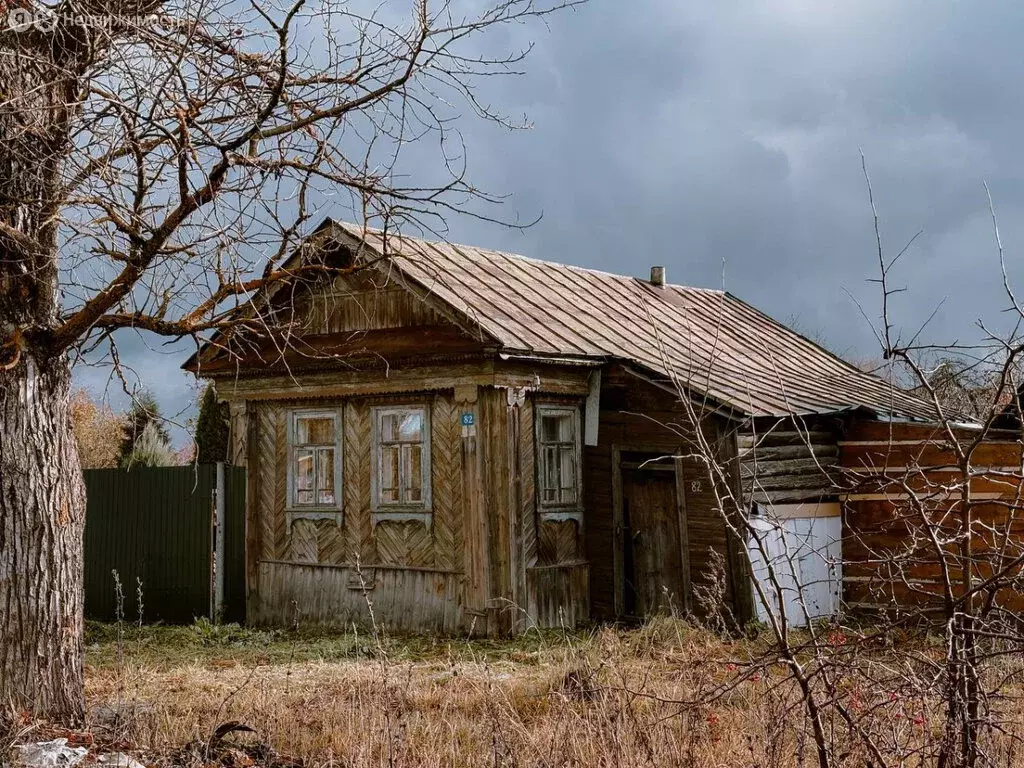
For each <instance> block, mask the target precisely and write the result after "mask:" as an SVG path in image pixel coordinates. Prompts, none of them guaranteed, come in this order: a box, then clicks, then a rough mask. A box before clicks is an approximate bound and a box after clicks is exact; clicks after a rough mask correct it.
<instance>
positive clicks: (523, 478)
mask: <svg viewBox="0 0 1024 768" xmlns="http://www.w3.org/2000/svg"><path fill="white" fill-rule="evenodd" d="M534 434H535V430H534V424H533V400H531V399H530V398H526V401H525V402H524V403H523V404H522V405H521V406H520V408H519V472H520V479H519V482H520V486H519V489H520V528H521V533H520V535H521V536H522V537H523V544H522V547H523V549H522V551H523V562H524V564H525V567H527V568H530V567H532V566H534V565H536V564H537V500H536V491H535V488H536V485H537V484H536V477H537V465H536V450H535V448H534V439H535V438H534Z"/></svg>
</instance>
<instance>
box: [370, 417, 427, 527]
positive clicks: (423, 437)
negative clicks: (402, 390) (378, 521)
mask: <svg viewBox="0 0 1024 768" xmlns="http://www.w3.org/2000/svg"><path fill="white" fill-rule="evenodd" d="M373 427H374V433H373V445H374V451H373V453H374V468H373V470H374V471H373V480H374V487H373V507H374V509H375V510H377V511H388V510H419V511H426V510H428V509H429V508H430V439H429V435H430V418H429V412H428V410H427V409H426V408H425V407H417V408H409V407H402V408H375V409H374V422H373Z"/></svg>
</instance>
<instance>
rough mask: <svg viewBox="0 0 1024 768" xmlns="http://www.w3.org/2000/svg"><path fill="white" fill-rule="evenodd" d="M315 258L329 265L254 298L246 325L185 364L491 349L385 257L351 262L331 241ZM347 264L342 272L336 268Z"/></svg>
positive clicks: (286, 364)
mask: <svg viewBox="0 0 1024 768" xmlns="http://www.w3.org/2000/svg"><path fill="white" fill-rule="evenodd" d="M315 258H317V259H319V260H320V261H322V263H323V264H324V265H325V266H326V267H328V268H330V269H332V270H335V273H334V274H331V275H330V276H327V277H324V276H315V277H312V278H309V277H306V278H303V279H300V280H295V281H294V282H292V283H289V284H286V285H281V286H279V287H278V288H277V290H275V291H274V292H273V293H272V294H270V295H269V296H261V297H257V298H256V299H255V300H254V302H253V303H252V304H251V305H250V306H249V307H248V308H247V313H248V316H249V318H256V319H253V320H250V322H251V325H250V327H247V328H244V329H241V330H236V331H234V332H233V333H232V334H231V335H222V336H221V337H219V338H218V339H217V340H215V342H214V343H211V344H209V345H207V346H206V348H205V349H204V350H203V353H202V355H201V356H199V357H198V358H193V359H192V360H190V361H189V363H188V364H187V365H186V368H188V369H190V370H193V371H195V372H197V373H199V374H201V375H211V376H216V375H218V374H231V375H236V374H246V373H257V372H258V373H261V374H264V373H267V372H274V371H278V370H281V371H283V370H288V371H299V370H317V369H321V370H322V369H331V368H337V367H339V366H343V367H345V368H347V369H351V368H367V367H389V366H395V365H401V364H410V363H413V362H424V363H426V362H435V361H443V360H451V359H454V358H464V357H467V356H469V357H472V356H476V355H480V354H482V353H484V352H487V351H493V349H494V345H493V342H492V341H491V340H490V339H488V338H486V337H484V336H483V335H482V334H481V333H480V332H479V331H474V329H472V328H469V327H467V326H466V325H463V324H460V323H461V322H462V319H461V318H458V317H457V314H456V313H454V312H453V311H452V310H451V308H450V307H448V306H447V305H446V304H445V303H444V302H443V301H441V300H440V299H439V298H437V297H436V296H434V295H432V294H431V293H430V292H429V291H427V290H425V289H423V288H422V287H421V286H419V285H417V284H415V283H414V282H411V281H408V280H407V279H406V278H405V277H404V276H403V275H402V274H401V273H400V272H399V271H398V270H397V269H395V268H394V267H393V265H392V264H391V263H390V262H389V261H388V260H386V259H378V260H377V261H374V262H372V263H367V264H363V265H361V266H355V265H354V262H355V258H354V256H353V250H352V247H351V246H350V245H348V244H340V243H337V242H332V243H331V247H330V248H320V249H319V250H318V251H317V253H316V256H315ZM339 269H351V271H350V272H347V273H345V274H337V272H336V270H339Z"/></svg>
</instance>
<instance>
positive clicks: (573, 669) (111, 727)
mask: <svg viewBox="0 0 1024 768" xmlns="http://www.w3.org/2000/svg"><path fill="white" fill-rule="evenodd" d="M90 640H91V642H90V643H89V647H88V655H87V663H88V682H87V698H88V704H89V712H90V718H91V722H90V729H91V730H92V731H93V732H96V733H100V734H104V735H105V736H106V737H107V738H115V739H123V740H124V741H126V742H127V743H130V744H131V745H132V746H134V747H137V748H139V749H141V750H145V751H147V752H149V753H150V754H152V755H158V754H166V753H168V752H169V751H170V750H172V749H174V748H176V747H178V746H180V745H182V744H184V743H186V742H188V741H191V740H194V739H206V738H208V737H209V735H210V733H211V732H212V730H213V729H214V728H215V727H216V726H217V725H218V724H220V723H222V722H224V721H230V720H237V721H241V722H243V723H246V724H248V725H249V726H251V727H252V728H254V729H255V730H256V732H257V734H256V736H255V737H254V738H258V739H260V740H265V741H266V742H268V743H269V744H271V745H272V746H273V747H274V748H275V749H276V750H278V751H279V752H280V753H283V754H288V755H294V756H297V757H301V758H304V759H305V760H306V761H307V762H308V763H312V764H337V765H346V766H364V765H366V766H370V765H373V766H378V765H409V766H477V765H485V764H489V765H587V766H590V765H621V766H629V765H651V764H657V765H674V764H687V765H691V764H692V765H734V764H736V762H735V761H736V760H737V759H740V758H742V761H743V762H744V763H749V762H751V760H752V758H753V759H754V761H755V762H756V761H757V759H758V758H756V757H755V755H754V753H756V752H757V751H758V749H757V745H756V744H752V743H750V741H749V740H748V739H746V738H745V737H744V736H743V735H742V732H743V729H740V728H738V727H737V723H739V722H740V721H742V720H744V719H745V718H747V717H749V712H748V710H749V709H750V706H751V704H752V702H753V701H755V700H756V698H757V694H756V691H754V690H753V688H754V687H755V686H756V685H757V684H756V683H750V684H749V686H750V688H751V690H750V691H743V690H738V691H736V692H735V694H734V695H733V696H732V697H731V699H730V700H729V701H728V702H723V703H722V705H721V706H719V707H716V708H710V707H695V708H687V707H682V706H680V705H679V704H678V703H675V702H676V701H677V700H683V699H689V698H691V697H692V696H693V694H694V692H695V691H698V690H701V689H704V688H707V687H708V686H709V685H711V684H713V683H714V682H715V681H716V680H718V679H722V678H723V677H724V676H725V675H727V674H730V673H729V671H728V670H729V666H728V665H729V662H728V657H729V655H730V653H731V652H732V650H733V649H730V648H728V646H726V645H725V644H723V643H721V642H720V641H718V640H716V639H715V638H714V637H713V636H711V635H709V634H707V633H705V632H702V631H698V630H694V629H691V628H690V627H687V626H686V625H684V624H682V623H680V622H672V621H667V620H666V621H664V622H659V623H654V624H651V625H648V626H647V627H645V628H643V629H640V630H634V631H628V632H627V631H616V630H613V629H603V630H598V631H595V632H592V633H584V634H560V633H548V634H540V633H531V634H530V635H528V636H526V637H524V638H520V639H518V640H515V641H509V642H505V643H501V642H487V641H457V640H448V641H437V640H434V641H431V640H424V639H409V640H396V639H391V640H389V641H387V642H386V643H385V644H384V646H383V648H381V649H378V648H377V647H375V646H374V645H373V643H372V642H370V641H369V639H368V638H366V637H364V636H361V635H340V636H339V635H333V636H332V635H315V634H313V635H309V634H295V635H292V634H286V633H280V632H273V633H261V632H253V631H246V630H237V629H221V630H217V629H215V628H210V627H208V626H206V625H199V626H197V627H190V628H178V629H170V628H165V629H153V630H149V629H144V630H126V631H125V635H124V637H123V639H122V641H120V642H119V641H118V639H117V632H116V631H114V630H113V629H112V628H95V627H94V628H92V632H91V636H90ZM752 750H753V752H752Z"/></svg>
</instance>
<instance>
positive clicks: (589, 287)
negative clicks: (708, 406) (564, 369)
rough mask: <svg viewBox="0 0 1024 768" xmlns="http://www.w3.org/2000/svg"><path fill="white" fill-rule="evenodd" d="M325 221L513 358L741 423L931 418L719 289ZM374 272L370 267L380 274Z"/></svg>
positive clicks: (923, 408) (918, 403)
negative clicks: (724, 413) (630, 374)
mask: <svg viewBox="0 0 1024 768" xmlns="http://www.w3.org/2000/svg"><path fill="white" fill-rule="evenodd" d="M334 226H335V227H336V229H337V230H338V231H340V232H343V233H344V234H346V235H348V236H349V237H350V238H352V239H354V240H356V241H361V243H363V244H364V245H365V247H367V248H369V249H370V251H371V253H370V254H365V253H364V254H363V255H362V258H367V256H370V257H372V258H375V259H378V258H380V257H384V256H386V257H387V259H386V261H384V262H382V264H383V265H387V267H392V266H393V267H394V269H395V270H397V273H398V274H397V275H396V277H398V278H405V279H406V280H407V281H408V282H409V283H411V286H412V287H415V288H417V289H418V291H417V292H418V293H420V294H421V295H422V294H426V296H427V297H428V298H430V297H432V298H435V299H437V300H440V302H442V303H443V304H444V305H447V306H448V307H450V308H451V309H452V310H454V312H455V313H456V314H457V315H458V316H460V317H461V318H462V319H463V320H464V321H465V324H466V325H468V326H469V327H470V328H472V329H473V330H475V331H477V332H479V333H480V334H481V335H485V336H486V337H489V339H490V340H492V341H493V342H495V343H496V344H497V345H498V346H499V348H500V350H501V352H502V353H503V354H506V355H512V356H519V355H522V356H528V357H536V356H542V357H551V358H569V359H571V358H588V359H595V358H596V359H604V360H614V361H620V362H624V363H627V364H630V365H632V366H634V367H636V368H638V369H640V370H641V371H643V372H646V373H648V374H651V375H653V377H654V378H656V379H667V380H670V381H671V382H674V383H678V384H681V385H683V386H685V387H686V388H687V389H688V390H690V391H691V392H697V393H704V394H706V395H707V396H709V397H710V398H712V399H713V400H715V401H717V402H718V403H720V404H721V405H724V406H726V407H728V408H730V409H732V410H734V411H738V412H740V413H742V414H744V415H746V416H752V417H759V416H790V415H814V414H831V413H839V412H843V411H853V410H867V411H870V412H872V413H874V414H876V415H879V416H883V417H897V418H911V419H924V420H932V419H934V418H935V411H934V409H933V408H932V406H931V404H930V403H928V402H926V401H924V400H921V399H919V398H917V397H915V396H913V395H911V394H909V393H907V392H905V391H903V390H900V389H898V388H896V387H894V386H892V385H890V384H889V383H888V382H886V381H884V380H883V379H881V378H879V377H877V376H874V375H872V374H869V373H865V372H864V371H861V370H860V369H858V368H856V367H855V366H853V365H851V364H850V363H848V362H846V361H845V360H842V359H841V358H839V357H837V356H836V355H833V354H832V353H831V352H828V351H827V350H825V349H823V348H822V347H820V346H819V345H817V344H815V343H814V342H812V341H810V340H809V339H807V338H805V337H803V336H801V335H800V334H798V333H796V332H795V331H792V330H790V329H789V328H787V327H785V326H784V325H782V324H781V323H778V322H776V321H775V320H773V319H772V318H771V317H769V316H768V315H765V314H764V313H762V312H760V311H758V310H757V309H755V308H754V307H752V306H750V305H749V304H747V303H745V302H743V301H741V300H739V299H737V298H736V297H735V296H733V295H731V294H730V293H727V292H725V291H717V290H707V289H702V288H688V287H685V286H681V285H671V284H666V285H665V286H664V287H657V286H654V285H652V284H651V283H649V282H647V281H645V280H641V279H638V278H633V277H625V276H622V275H613V274H608V273H605V272H598V271H595V270H590V269H582V268H579V267H572V266H567V265H564V264H556V263H553V262H546V261H538V260H536V259H530V258H526V257H524V256H518V255H515V254H509V253H500V252H498V251H491V250H486V249H483V248H477V247H472V246H465V245H454V244H450V243H442V242H431V241H427V240H422V239H419V238H412V237H405V236H397V235H393V234H388V235H387V238H386V240H385V239H384V237H383V234H382V233H381V232H379V231H377V230H371V229H366V228H363V227H360V226H356V225H353V224H345V223H337V222H334ZM382 264H379V265H378V268H386V267H384V266H382Z"/></svg>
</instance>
